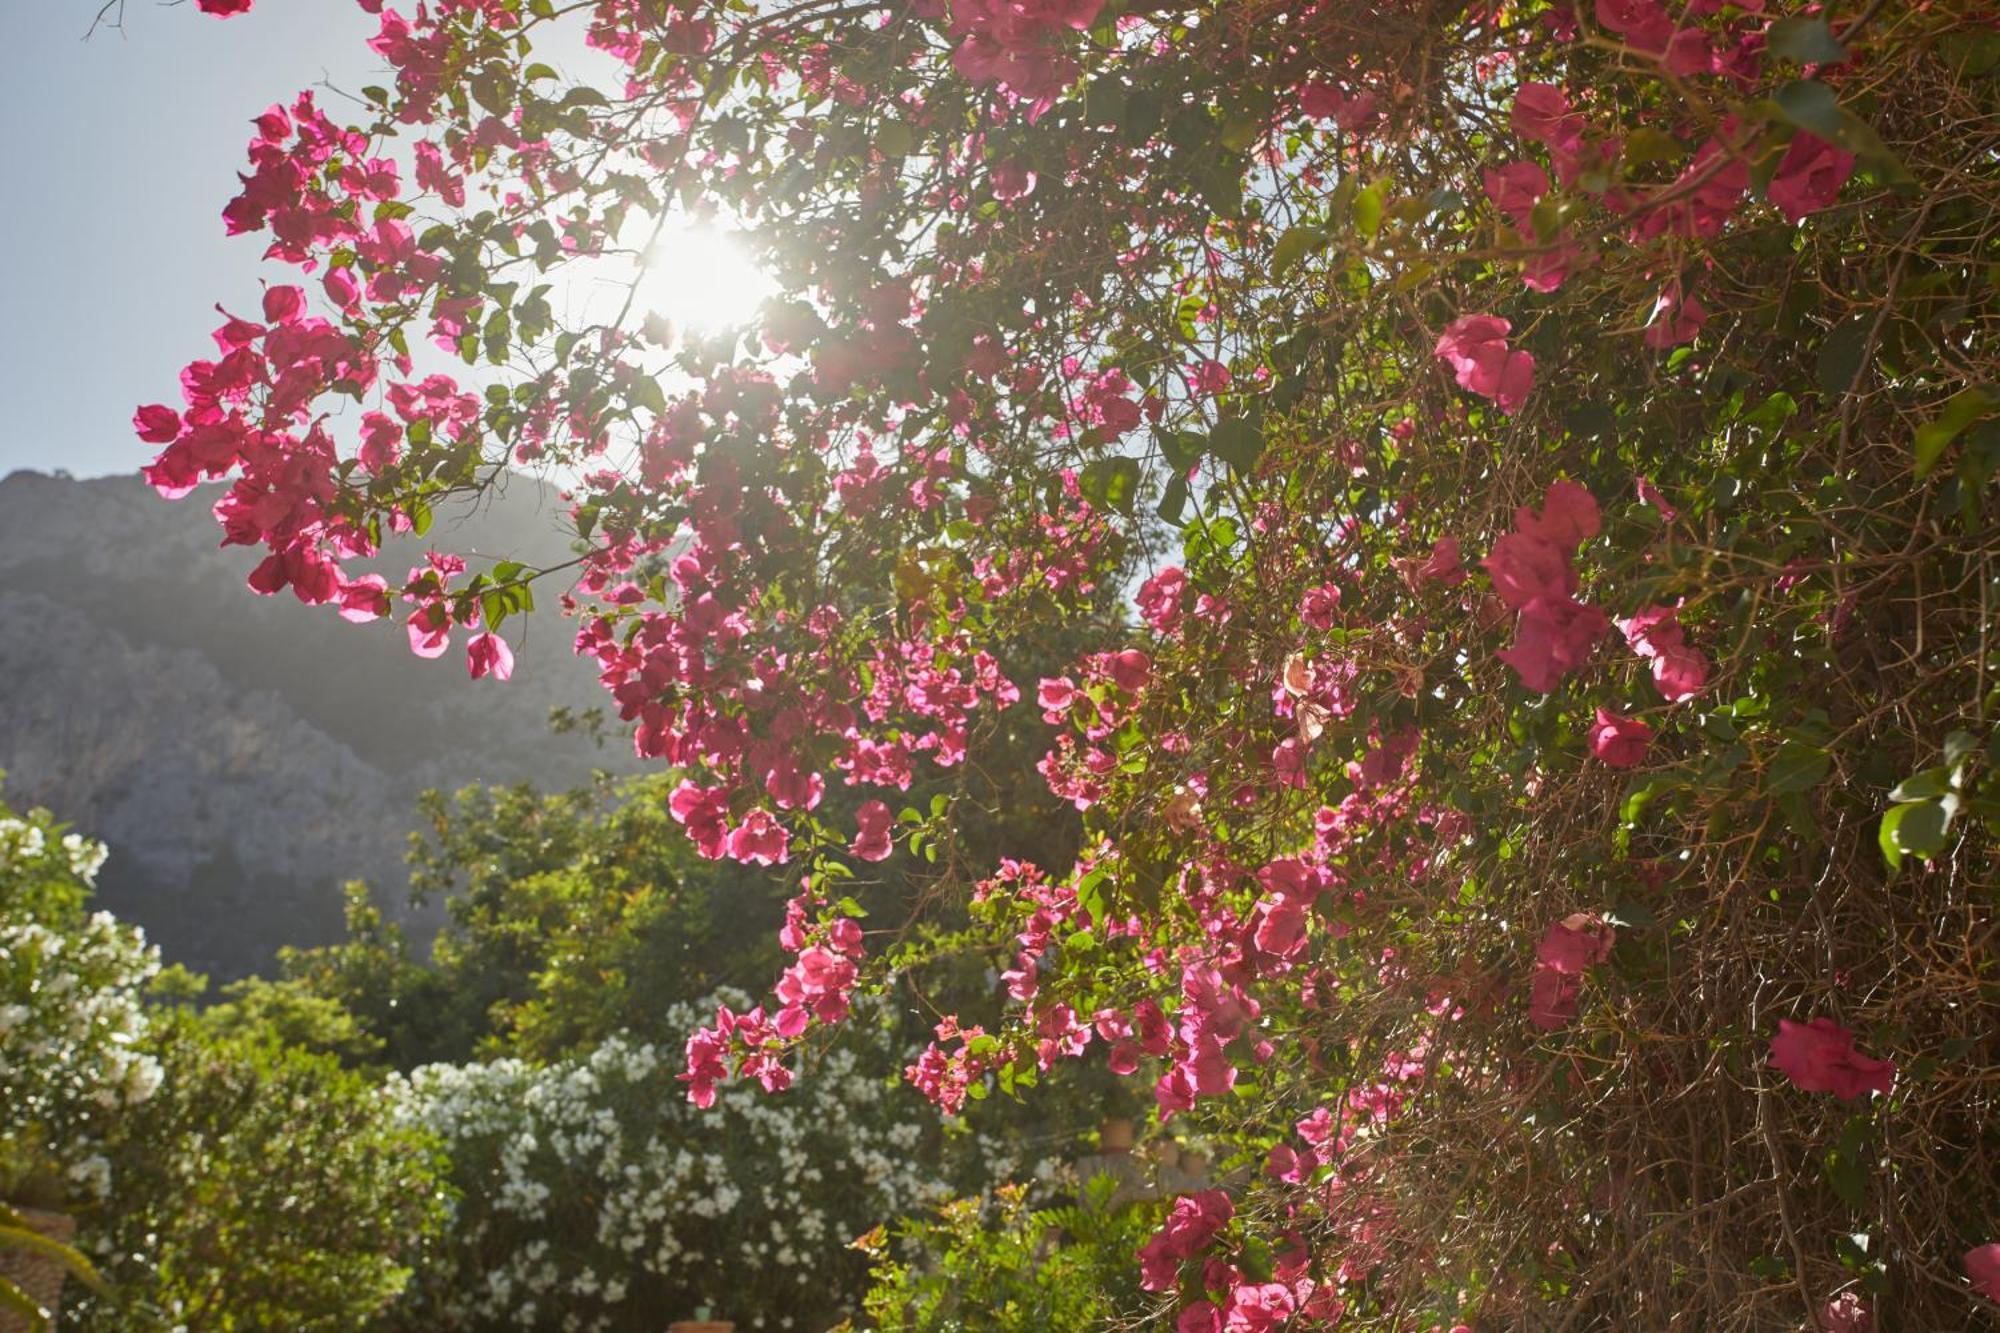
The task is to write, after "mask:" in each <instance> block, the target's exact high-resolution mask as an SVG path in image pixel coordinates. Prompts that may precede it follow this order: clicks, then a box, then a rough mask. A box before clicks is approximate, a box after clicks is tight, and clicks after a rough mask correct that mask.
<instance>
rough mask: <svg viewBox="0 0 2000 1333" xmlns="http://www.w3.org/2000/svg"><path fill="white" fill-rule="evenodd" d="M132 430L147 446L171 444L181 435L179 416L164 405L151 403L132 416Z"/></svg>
mask: <svg viewBox="0 0 2000 1333" xmlns="http://www.w3.org/2000/svg"><path fill="white" fill-rule="evenodd" d="M132 429H133V430H135V431H137V432H138V433H139V438H140V439H142V440H144V441H145V442H146V443H147V444H172V443H173V442H174V439H175V437H176V436H178V435H179V434H180V433H181V414H180V413H178V412H176V411H174V409H173V408H171V407H168V406H167V405H166V404H164V403H153V404H150V405H148V406H146V407H142V408H140V409H139V410H138V411H137V412H134V413H133V414H132Z"/></svg>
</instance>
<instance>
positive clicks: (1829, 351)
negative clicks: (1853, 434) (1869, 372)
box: [1819, 315, 1874, 398]
mask: <svg viewBox="0 0 2000 1333" xmlns="http://www.w3.org/2000/svg"><path fill="white" fill-rule="evenodd" d="M1873 324H1874V317H1873V316H1872V315H1854V316H1851V317H1849V318H1847V319H1844V320H1842V321H1841V322H1840V323H1838V324H1836V325H1835V326H1834V328H1833V332H1831V333H1829V334H1827V335H1826V338H1825V339H1824V340H1823V341H1822V342H1821V343H1820V345H1819V387H1820V391H1821V392H1822V393H1824V394H1826V395H1827V397H1829V398H1833V397H1838V396H1839V395H1841V394H1844V393H1846V392H1847V391H1848V389H1850V388H1852V387H1853V385H1854V377H1855V376H1856V375H1858V374H1860V373H1861V362H1862V357H1863V356H1865V355H1866V354H1867V351H1868V330H1869V329H1870V328H1871V327H1872V326H1873Z"/></svg>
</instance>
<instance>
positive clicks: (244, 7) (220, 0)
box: [194, 0, 255, 19]
mask: <svg viewBox="0 0 2000 1333" xmlns="http://www.w3.org/2000/svg"><path fill="white" fill-rule="evenodd" d="M253 3H255V0H194V7H195V8H196V9H199V10H200V11H201V12H202V13H204V14H211V15H213V16H215V17H216V18H219V19H228V18H235V17H236V16H237V15H238V14H248V13H249V12H250V6H251V5H252V4H253Z"/></svg>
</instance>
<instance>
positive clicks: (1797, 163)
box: [1764, 130, 1854, 223]
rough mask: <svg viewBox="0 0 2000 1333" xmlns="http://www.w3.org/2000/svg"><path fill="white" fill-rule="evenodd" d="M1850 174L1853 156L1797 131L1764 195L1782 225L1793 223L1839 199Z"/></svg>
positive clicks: (1851, 172)
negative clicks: (1775, 210) (1780, 214)
mask: <svg viewBox="0 0 2000 1333" xmlns="http://www.w3.org/2000/svg"><path fill="white" fill-rule="evenodd" d="M1853 174H1854V154H1852V153H1850V152H1847V151H1845V150H1844V149H1840V148H1835V147H1834V146H1833V145H1832V144H1830V143H1828V142H1827V141H1826V140H1824V139H1822V138H1820V137H1819V136H1818V135H1816V134H1808V133H1807V132H1806V131H1804V130H1800V131H1799V132H1798V133H1797V134H1795V135H1793V136H1792V146H1791V147H1790V148H1788V149H1786V150H1785V156H1784V159H1783V160H1782V161H1780V162H1779V163H1778V174H1777V175H1775V176H1773V177H1771V184H1770V187H1769V188H1768V189H1767V190H1766V191H1765V192H1764V194H1765V197H1766V198H1767V199H1769V200H1770V201H1771V204H1772V206H1773V207H1775V208H1776V209H1777V210H1778V211H1779V212H1780V213H1783V214H1784V215H1785V221H1787V222H1793V223H1796V222H1800V221H1803V220H1804V218H1805V217H1806V215H1807V214H1808V213H1817V212H1818V211H1819V210H1820V209H1822V208H1825V207H1827V206H1828V205H1829V204H1831V203H1832V202H1833V201H1834V200H1835V199H1837V198H1839V197H1840V187H1841V186H1843V185H1845V184H1846V183H1847V178H1848V177H1849V176H1851V175H1853Z"/></svg>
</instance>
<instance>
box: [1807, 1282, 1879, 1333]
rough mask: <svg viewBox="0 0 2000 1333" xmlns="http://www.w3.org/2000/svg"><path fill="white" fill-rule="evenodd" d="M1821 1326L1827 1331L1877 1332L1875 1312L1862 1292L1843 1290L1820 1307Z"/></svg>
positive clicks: (1842, 1332)
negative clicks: (1864, 1298)
mask: <svg viewBox="0 0 2000 1333" xmlns="http://www.w3.org/2000/svg"><path fill="white" fill-rule="evenodd" d="M1819 1326H1820V1327H1821V1328H1822V1329H1824V1330H1825V1333H1875V1312H1874V1311H1873V1310H1871V1309H1869V1308H1868V1303H1867V1302H1866V1301H1864V1300H1862V1299H1861V1293H1859V1292H1855V1291H1843V1292H1841V1293H1840V1295H1839V1296H1837V1297H1835V1298H1834V1299H1833V1300H1830V1301H1828V1302H1827V1303H1826V1304H1825V1305H1824V1306H1822V1307H1820V1312H1819Z"/></svg>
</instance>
